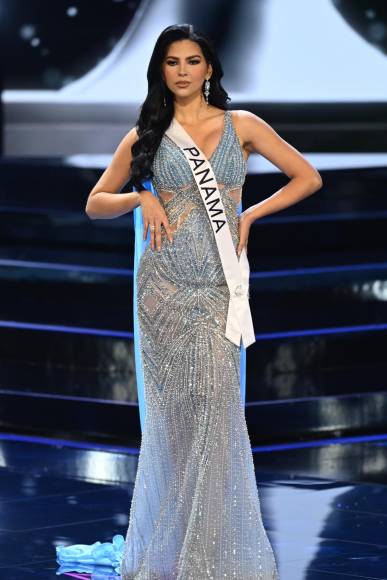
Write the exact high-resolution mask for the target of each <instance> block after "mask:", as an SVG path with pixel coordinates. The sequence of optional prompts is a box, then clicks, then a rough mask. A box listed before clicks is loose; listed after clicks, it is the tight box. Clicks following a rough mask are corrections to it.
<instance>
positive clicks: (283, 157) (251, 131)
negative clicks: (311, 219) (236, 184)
mask: <svg viewBox="0 0 387 580" xmlns="http://www.w3.org/2000/svg"><path fill="white" fill-rule="evenodd" d="M232 115H233V120H234V123H235V130H236V131H237V132H238V135H239V139H240V141H241V142H242V146H243V148H244V149H245V150H246V151H248V152H249V153H252V152H255V153H259V154H261V155H263V156H264V157H266V159H268V160H269V161H271V163H273V164H274V165H276V166H277V167H278V168H279V169H280V170H281V171H283V173H285V174H286V175H287V176H288V177H295V176H302V177H305V179H312V180H313V181H314V182H318V183H322V180H321V176H320V174H319V173H318V171H317V170H316V168H315V167H313V166H312V165H311V163H310V162H309V161H308V160H307V159H306V158H305V157H304V156H303V155H302V154H301V153H300V151H298V150H297V149H296V148H295V147H293V145H291V144H290V143H288V142H287V141H285V139H283V138H282V137H281V135H279V134H278V133H277V132H276V131H275V130H274V129H273V127H271V126H270V125H269V123H267V122H266V121H265V120H264V119H262V117H259V116H258V115H255V114H254V113H251V111H244V110H237V111H232Z"/></svg>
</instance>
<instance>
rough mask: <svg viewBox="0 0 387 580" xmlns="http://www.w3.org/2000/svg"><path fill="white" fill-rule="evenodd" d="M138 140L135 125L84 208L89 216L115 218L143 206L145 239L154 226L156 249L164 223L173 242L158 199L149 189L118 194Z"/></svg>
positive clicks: (152, 231) (159, 247)
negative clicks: (133, 146) (133, 147)
mask: <svg viewBox="0 0 387 580" xmlns="http://www.w3.org/2000/svg"><path fill="white" fill-rule="evenodd" d="M137 140H138V135H137V131H136V127H133V129H131V130H130V131H129V133H127V134H126V135H125V137H124V138H123V139H122V141H121V142H120V144H119V145H118V147H117V149H116V151H115V152H114V155H113V159H112V161H111V163H110V165H109V166H108V167H107V168H106V169H105V171H104V172H103V174H102V175H101V177H100V178H99V180H98V181H97V183H96V184H95V186H94V187H93V189H92V190H91V192H90V193H89V197H88V198H87V203H86V209H85V211H86V213H87V215H88V216H89V218H90V219H98V218H99V219H112V218H115V217H119V216H121V215H123V214H125V213H129V212H131V211H133V210H134V209H135V208H136V207H138V206H139V205H141V210H142V217H143V225H144V228H143V229H144V240H145V239H146V237H147V233H148V227H149V226H154V229H151V238H150V243H151V248H152V250H154V249H155V247H156V246H157V249H158V250H160V249H161V226H163V227H164V229H165V232H166V234H167V236H168V239H169V241H170V242H172V241H173V235H172V231H171V227H170V225H169V221H168V218H167V216H166V213H165V211H164V208H163V207H161V204H160V202H159V200H158V199H156V197H155V196H154V195H153V193H152V192H151V191H148V190H147V189H143V190H141V191H139V192H138V191H132V192H129V193H121V194H120V195H117V193H118V192H119V191H121V189H122V187H123V186H124V185H125V183H126V182H127V181H128V180H129V178H130V166H131V163H132V145H133V144H134V143H135V142H136V141H137Z"/></svg>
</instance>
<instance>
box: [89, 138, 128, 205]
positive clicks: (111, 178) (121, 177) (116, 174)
mask: <svg viewBox="0 0 387 580" xmlns="http://www.w3.org/2000/svg"><path fill="white" fill-rule="evenodd" d="M137 140H138V134H137V129H136V127H133V128H132V129H130V131H128V132H127V133H126V134H125V135H124V136H123V138H122V139H121V141H120V142H119V144H118V146H117V148H116V150H115V151H114V154H113V158H112V160H111V162H110V164H109V166H108V167H107V168H106V169H105V171H104V172H103V174H102V175H101V177H100V178H99V180H98V181H97V183H96V184H95V186H94V187H93V189H92V190H91V192H90V195H94V194H96V193H99V192H100V191H107V192H111V193H113V192H118V191H120V190H121V189H122V187H123V186H124V185H125V183H126V182H127V181H128V179H129V177H130V167H131V163H132V146H133V145H134V143H135V142H136V141H137Z"/></svg>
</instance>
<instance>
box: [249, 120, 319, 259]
mask: <svg viewBox="0 0 387 580" xmlns="http://www.w3.org/2000/svg"><path fill="white" fill-rule="evenodd" d="M237 128H238V134H239V135H240V138H241V139H242V141H243V148H244V149H245V150H246V151H248V152H250V153H251V152H256V153H260V154H261V155H263V156H264V157H266V159H268V160H269V161H271V162H272V163H273V164H274V165H276V166H277V167H278V168H279V169H280V170H281V171H283V173H285V174H286V175H287V176H288V177H289V178H290V181H289V183H287V184H286V185H285V186H284V187H281V188H280V189H279V190H278V191H276V192H275V193H273V194H272V195H271V196H269V197H267V198H265V199H264V200H262V201H260V202H259V203H257V204H256V205H253V206H250V207H249V208H247V209H246V210H245V211H244V212H243V213H242V214H241V215H240V218H241V222H244V223H245V226H247V231H246V232H245V235H242V230H241V240H240V244H239V250H240V251H241V249H242V247H243V246H244V245H246V247H247V237H248V230H249V229H250V226H251V224H252V223H253V222H254V221H255V220H256V219H259V218H261V217H264V216H266V215H269V214H271V213H275V212H277V211H280V210H282V209H285V208H287V207H289V206H291V205H293V204H295V203H297V202H299V201H301V200H302V199H304V198H305V197H308V196H309V195H311V194H312V193H314V192H315V191H317V190H319V189H320V188H321V187H322V185H323V182H322V179H321V175H320V174H319V172H318V171H317V169H315V168H314V167H313V165H311V164H310V163H309V161H307V160H306V159H305V158H304V157H303V156H302V155H301V153H300V152H299V151H297V149H295V148H294V147H293V146H292V145H290V144H289V143H287V142H286V141H285V140H284V139H282V137H280V135H278V133H276V131H275V130H274V129H273V128H272V127H271V126H270V125H268V123H266V121H264V120H263V119H261V118H260V117H258V116H257V115H254V114H253V113H251V112H250V111H238V113H237ZM241 226H242V223H241ZM243 229H246V228H243ZM242 237H243V238H244V239H242ZM240 251H239V252H238V253H240Z"/></svg>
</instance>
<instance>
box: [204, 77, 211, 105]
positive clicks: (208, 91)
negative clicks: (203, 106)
mask: <svg viewBox="0 0 387 580" xmlns="http://www.w3.org/2000/svg"><path fill="white" fill-rule="evenodd" d="M204 94H205V96H206V103H207V105H208V95H209V94H210V81H209V80H208V79H206V82H205V83H204Z"/></svg>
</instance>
